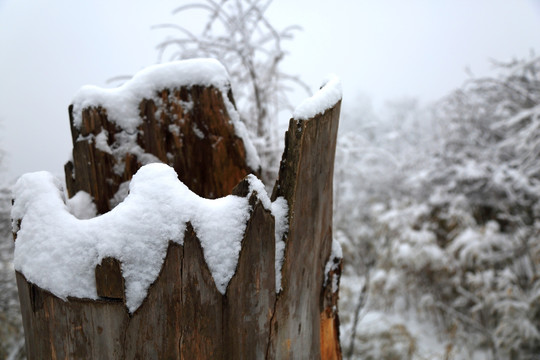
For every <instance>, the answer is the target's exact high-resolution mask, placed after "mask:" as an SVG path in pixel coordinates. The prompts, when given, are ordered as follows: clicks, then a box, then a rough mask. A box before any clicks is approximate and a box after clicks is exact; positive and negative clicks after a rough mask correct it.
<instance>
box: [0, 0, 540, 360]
mask: <svg viewBox="0 0 540 360" xmlns="http://www.w3.org/2000/svg"><path fill="white" fill-rule="evenodd" d="M205 2H209V1H208V0H201V1H200V2H196V3H205ZM189 3H192V2H190V1H180V0H174V1H173V0H163V1H160V2H159V3H158V2H149V1H142V0H135V1H127V0H118V1H92V2H73V1H59V0H57V1H48V2H32V1H29V0H0V150H1V152H2V153H3V155H4V157H3V159H0V358H2V357H6V358H9V359H22V358H24V341H23V337H22V336H23V335H22V325H21V320H20V314H19V310H18V300H17V292H16V291H17V290H16V286H15V283H14V280H13V274H14V271H13V270H14V269H13V264H12V257H13V241H12V238H11V226H10V220H9V217H10V215H9V213H10V201H11V192H10V188H9V186H10V185H11V184H12V183H13V182H14V181H15V179H16V178H17V177H18V176H20V175H21V174H23V173H25V172H32V171H38V170H47V171H50V172H53V173H54V174H56V175H58V176H59V177H60V178H63V165H64V163H65V162H66V161H67V160H68V158H69V156H70V151H71V147H72V145H71V135H70V133H69V119H68V112H67V108H68V106H69V104H70V102H71V98H72V97H73V96H74V94H75V93H76V92H77V90H78V89H79V88H80V87H81V86H83V85H86V84H93V85H98V86H103V87H112V86H117V85H119V84H121V83H122V81H124V80H125V79H127V78H128V77H129V76H130V75H133V74H135V73H136V72H137V71H139V70H141V69H143V68H144V67H146V66H148V65H151V64H154V63H156V62H159V61H167V60H170V59H172V58H174V59H177V58H178V57H179V56H178V54H176V55H175V54H174V52H171V51H170V50H171V49H170V48H169V47H167V48H166V49H165V52H164V53H163V54H162V56H161V57H160V56H159V51H158V49H157V47H156V46H157V45H158V44H159V43H160V42H162V41H164V40H166V39H168V38H170V37H175V36H177V35H178V34H177V33H175V32H174V31H171V29H164V28H155V26H156V25H159V24H163V23H172V24H177V25H181V26H183V27H184V28H186V29H189V30H190V31H192V32H193V33H197V34H198V33H199V32H200V30H201V29H202V28H203V27H204V26H205V24H206V23H207V21H208V13H207V12H204V11H199V10H197V9H191V10H190V11H182V12H180V13H178V14H172V10H173V9H175V8H177V7H179V6H181V5H185V4H189ZM246 3H248V2H247V1H242V0H229V1H223V2H218V4H220V6H223V7H227V6H229V5H231V4H233V5H234V4H246ZM254 3H255V4H256V6H261V7H262V6H263V5H265V4H267V2H266V1H262V0H258V1H256V0H254ZM228 9H229V11H231V7H229V8H228ZM233 13H234V11H233ZM264 14H265V15H266V18H267V20H268V21H269V22H270V23H271V24H272V25H273V26H274V28H276V29H283V28H285V27H287V26H290V25H299V26H300V27H302V30H301V31H295V32H293V34H294V37H292V38H291V39H281V40H282V41H281V45H282V46H283V49H285V50H286V51H287V53H286V56H285V57H284V58H283V59H282V61H281V62H280V64H279V65H280V71H281V72H283V73H284V74H288V75H298V76H299V78H300V79H301V80H302V81H303V82H305V83H306V84H307V85H308V87H309V88H311V89H312V91H314V90H316V89H317V88H318V87H319V85H320V84H321V81H322V80H323V79H324V78H325V77H326V75H327V74H328V73H335V74H337V75H338V76H339V77H340V78H341V80H342V83H343V103H342V113H341V119H340V134H339V137H338V147H337V150H336V162H335V176H334V237H335V238H336V239H337V240H338V241H339V243H340V244H341V246H342V247H343V256H344V259H343V273H342V278H341V285H340V290H339V297H340V302H339V314H340V321H341V327H340V331H341V333H340V337H341V346H342V351H343V355H344V358H346V359H404V360H410V359H479V360H480V359H482V360H483V359H494V360H499V359H500V360H502V359H535V358H537V357H538V354H539V353H540V325H539V324H540V163H539V161H538V159H540V56H539V53H538V51H540V1H537V0H515V1H506V0H477V1H465V0H455V1H450V0H445V1H428V0H424V1H421V0H410V1H400V0H385V1H377V2H375V1H354V2H353V1H343V0H338V1H333V2H328V1H305V0H301V1H294V2H291V1H289V2H288V1H284V0H275V1H273V2H272V3H271V4H270V6H269V7H268V8H267V10H266V11H265V12H264ZM244 45H245V44H244ZM244 45H242V43H239V44H236V45H235V46H244ZM195 52H196V51H195ZM271 55H272V53H271V52H270V55H269V56H271ZM274 55H275V54H274ZM180 56H182V54H180ZM263 60H264V59H263ZM230 65H231V64H228V65H227V66H230ZM233 65H234V64H233ZM229 69H230V68H229ZM258 70H260V71H261V72H262V71H266V69H265V68H263V67H260V68H259V69H258ZM231 75H235V74H231ZM235 76H236V75H235ZM232 78H233V79H234V78H235V77H232ZM109 80H111V81H109ZM234 85H235V84H233V89H234ZM242 85H243V87H242V86H239V89H240V90H245V89H246V88H249V86H247V87H246V85H245V84H242ZM260 85H261V86H263V87H264V85H265V84H260ZM271 85H272V86H275V84H271ZM278 85H281V83H278ZM272 89H273V88H272ZM276 89H277V90H278V91H281V90H282V89H281V88H280V87H279V86H276ZM246 93H248V92H245V91H244V92H241V91H240V92H236V91H235V96H236V97H237V104H239V103H240V104H241V103H242V101H240V102H238V99H241V98H242V97H243V96H244V99H243V100H244V101H243V102H244V103H246V100H247V102H248V103H249V96H246ZM279 94H281V92H279ZM248 95H249V94H248ZM271 95H272V94H270V95H269V97H270V98H272V97H271ZM306 96H307V94H306V92H305V91H303V89H302V87H301V86H300V87H293V91H290V92H288V93H287V97H288V101H289V102H290V103H291V104H292V105H293V106H294V105H298V104H300V102H301V101H302V100H303V99H304V98H305V97H306ZM273 105H274V104H273V103H272V104H271V105H269V107H270V108H271V107H272V106H273ZM239 112H240V113H241V116H243V119H244V120H246V119H247V120H248V121H250V120H251V121H252V122H253V119H255V118H256V116H255V115H256V114H255V113H254V111H253V109H251V108H249V106H248V107H246V108H240V106H239ZM269 113H272V111H270V112H269ZM272 114H273V113H272ZM290 116H291V109H287V108H282V109H281V111H280V113H279V115H278V116H277V117H276V118H275V119H274V118H271V116H268V117H267V118H266V120H268V123H267V124H264V126H263V128H264V129H265V131H266V130H268V129H270V130H271V131H273V129H274V128H273V126H274V125H275V124H274V122H275V123H277V127H278V128H279V129H280V130H281V131H284V130H285V128H286V125H287V122H288V119H289V118H290ZM270 123H272V124H270ZM267 125H268V126H267ZM247 126H248V130H250V131H251V134H252V135H253V134H254V133H257V131H254V130H253V124H252V123H251V125H250V123H248V124H247ZM274 127H275V126H274ZM271 131H268V132H267V133H268V136H267V137H266V138H264V136H262V137H261V136H258V135H256V136H254V141H255V145H256V146H257V147H258V149H259V150H261V149H262V150H263V151H267V152H266V153H265V154H264V156H262V162H263V169H264V167H267V168H268V169H269V171H268V172H267V173H266V174H263V175H264V176H266V178H264V179H263V180H266V181H267V184H268V183H269V181H270V182H271V181H272V180H273V178H272V176H275V169H276V166H277V164H278V162H279V158H280V156H281V151H280V150H279V146H277V145H276V143H280V144H281V143H282V142H283V133H282V132H280V131H276V132H272V133H270V132H271ZM272 174H274V175H272ZM264 176H263V177H264ZM2 185H3V186H2Z"/></svg>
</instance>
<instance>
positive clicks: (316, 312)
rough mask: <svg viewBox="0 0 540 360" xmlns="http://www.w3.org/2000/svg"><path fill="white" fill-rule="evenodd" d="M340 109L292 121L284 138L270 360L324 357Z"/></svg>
mask: <svg viewBox="0 0 540 360" xmlns="http://www.w3.org/2000/svg"><path fill="white" fill-rule="evenodd" d="M340 106H341V102H340V103H338V104H337V105H336V106H334V107H333V108H331V109H328V110H326V111H325V112H324V113H323V114H319V115H317V116H315V118H313V119H309V120H306V121H298V120H294V119H292V120H291V121H290V124H289V129H288V131H287V134H286V135H285V151H284V153H283V159H282V161H281V165H280V170H279V178H278V181H277V182H276V186H275V187H274V192H273V195H272V198H273V199H275V198H277V197H278V196H284V197H285V199H287V202H288V204H289V233H288V235H287V239H286V250H285V262H284V264H283V269H282V276H283V280H282V282H283V283H282V286H283V291H282V293H281V294H280V296H279V298H278V299H277V302H276V312H275V315H274V318H273V321H272V329H273V333H272V339H271V346H270V353H269V355H270V356H269V358H279V359H296V358H309V359H315V358H319V357H320V356H321V354H320V349H321V335H322V334H321V331H320V330H321V327H322V326H323V325H321V319H324V317H322V315H321V314H323V313H324V312H325V311H326V309H325V306H324V305H325V304H324V302H323V301H322V300H323V296H322V294H323V293H324V291H325V289H324V287H323V283H324V278H325V276H324V270H325V265H326V263H327V261H328V260H329V258H330V253H331V248H332V195H333V194H332V188H333V187H332V185H333V182H332V180H333V174H334V156H335V149H336V139H337V130H338V122H339V112H340ZM299 259H301V260H299ZM327 286H328V285H327ZM330 286H331V284H330ZM336 301H337V299H336ZM336 305H337V304H336ZM336 316H337V315H336ZM326 327H327V325H326V324H325V325H324V328H326ZM324 339H325V340H324V341H325V347H332V348H334V353H335V357H336V358H340V353H341V350H340V345H339V341H336V342H334V344H333V346H331V345H329V344H328V343H327V337H325V338H324ZM331 358H332V357H331Z"/></svg>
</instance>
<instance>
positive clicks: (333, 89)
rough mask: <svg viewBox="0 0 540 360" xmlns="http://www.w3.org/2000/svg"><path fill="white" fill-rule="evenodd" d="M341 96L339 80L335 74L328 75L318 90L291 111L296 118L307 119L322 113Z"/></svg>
mask: <svg viewBox="0 0 540 360" xmlns="http://www.w3.org/2000/svg"><path fill="white" fill-rule="evenodd" d="M341 98H342V91H341V81H340V80H339V78H338V77H337V76H335V75H329V76H328V80H327V81H325V83H324V84H323V86H321V88H320V90H319V91H317V92H316V93H315V94H314V95H313V96H312V97H310V98H308V99H306V100H304V101H303V102H302V103H301V104H300V105H299V106H298V107H297V108H296V109H295V110H294V112H293V118H294V119H296V120H308V119H311V118H313V117H314V116H315V115H317V114H322V113H324V112H325V111H326V110H327V109H330V108H331V107H332V106H334V105H335V104H336V103H337V102H338V101H340V100H341Z"/></svg>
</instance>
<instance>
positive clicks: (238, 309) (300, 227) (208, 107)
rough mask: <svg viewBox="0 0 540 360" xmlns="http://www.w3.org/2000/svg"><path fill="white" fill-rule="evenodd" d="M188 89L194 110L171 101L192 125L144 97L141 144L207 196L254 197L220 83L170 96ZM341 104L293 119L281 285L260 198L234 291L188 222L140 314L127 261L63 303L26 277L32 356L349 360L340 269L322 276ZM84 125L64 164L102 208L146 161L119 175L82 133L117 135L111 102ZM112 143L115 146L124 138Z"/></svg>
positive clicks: (281, 184)
mask: <svg viewBox="0 0 540 360" xmlns="http://www.w3.org/2000/svg"><path fill="white" fill-rule="evenodd" d="M171 94H172V97H171ZM186 94H190V95H189V96H191V99H194V98H200V99H201V100H200V101H198V102H195V103H194V109H192V110H188V109H184V108H181V104H182V103H181V102H177V104H176V105H174V104H172V105H171V104H169V105H171V106H172V107H171V106H169V108H171V109H172V110H170V111H172V113H174V114H177V116H180V115H181V116H185V117H184V119H188V118H189V116H191V118H190V119H191V120H185V122H184V124H186V123H188V121H191V122H192V123H190V124H189V125H186V126H184V127H180V128H179V129H180V133H176V131H174V134H171V133H170V129H171V127H170V126H169V125H170V124H171V121H172V119H173V118H174V117H173V116H172V115H167V114H165V115H163V112H162V113H161V115H160V116H161V117H160V119H159V120H158V119H156V118H153V117H152V116H153V114H155V113H156V112H155V108H154V107H155V104H153V103H152V102H151V101H146V100H143V101H142V102H141V114H143V115H142V116H146V117H145V121H144V122H143V124H142V125H141V126H140V128H139V135H137V136H138V138H137V139H138V140H137V141H138V142H139V143H140V144H141V147H142V146H143V145H144V149H145V151H148V152H151V153H152V154H154V156H156V157H157V158H159V159H160V160H162V161H164V162H166V163H169V164H171V165H173V166H174V167H175V170H176V171H177V172H178V173H179V177H181V180H182V181H184V182H185V183H186V185H188V187H189V188H190V189H192V190H193V191H195V192H196V193H198V194H199V195H201V196H205V197H218V196H224V195H227V194H229V193H231V191H232V193H233V194H235V195H238V196H244V197H245V196H247V194H248V183H247V181H245V180H243V181H242V179H243V178H244V177H245V176H246V174H248V173H249V172H252V169H249V167H248V166H247V165H246V161H245V150H244V148H243V144H242V142H241V140H239V139H238V138H236V137H235V136H233V135H232V134H233V132H232V130H231V128H230V124H229V123H228V120H227V118H226V117H224V112H223V111H218V110H217V109H219V106H223V101H222V99H221V102H220V101H219V97H220V96H221V95H220V94H219V92H217V91H215V89H214V90H212V88H201V87H197V88H196V89H180V90H175V91H172V92H169V91H168V90H164V91H163V92H162V97H163V101H165V102H166V101H172V102H173V103H175V101H174V100H171V99H173V98H177V99H188V98H189V96H188V95H186ZM216 102H217V103H219V104H221V105H216ZM175 106H177V108H175ZM178 106H180V107H179V108H178ZM216 106H218V108H216ZM198 108H200V109H198ZM222 110H223V108H222ZM189 111H191V115H189V116H188V115H186V113H187V112H189ZM339 111H340V103H338V104H336V105H335V106H334V107H333V108H331V109H328V110H327V111H326V112H325V113H323V114H319V115H317V116H315V117H314V118H313V119H309V120H305V121H297V120H294V119H293V120H291V122H290V126H289V130H288V132H287V134H286V148H285V152H284V154H283V160H282V163H281V167H280V173H279V178H278V180H277V182H276V186H275V188H274V193H273V199H275V198H276V197H278V196H283V197H284V198H285V199H286V200H287V202H288V205H289V224H290V227H289V232H288V234H287V235H286V237H285V241H286V250H285V259H284V264H283V269H282V287H283V290H282V291H281V292H280V293H278V294H276V291H275V287H276V284H275V264H274V259H275V238H274V218H273V216H272V215H271V214H270V212H269V211H268V210H266V209H265V208H264V207H263V206H262V204H261V203H260V201H259V200H258V199H257V197H256V196H255V195H252V196H251V198H250V199H249V202H250V205H251V206H252V212H251V217H250V219H249V221H248V224H247V227H246V230H245V234H244V238H243V240H242V249H241V252H240V256H239V260H238V265H237V269H236V273H235V275H234V276H233V278H232V279H231V281H230V283H229V285H228V287H227V291H226V293H225V294H224V295H222V294H221V293H220V292H219V291H218V290H217V288H216V286H215V283H214V280H213V278H212V275H211V273H210V271H209V269H208V266H207V264H206V262H205V260H204V256H203V249H202V248H201V245H200V242H199V240H198V239H197V236H196V234H195V232H194V231H193V228H192V227H191V225H190V224H188V226H187V229H186V232H185V237H184V243H183V245H179V244H177V243H174V242H170V243H169V247H168V250H167V255H166V257H165V259H164V263H163V266H162V269H161V272H160V274H159V276H158V278H157V279H156V281H155V282H154V283H153V284H152V285H151V287H150V289H149V291H148V294H147V297H146V299H145V300H144V302H143V304H142V305H141V306H140V307H139V308H138V309H137V311H135V313H133V314H129V312H128V310H127V308H126V306H125V295H124V294H123V291H124V289H123V287H124V285H123V278H122V274H121V263H120V262H119V261H118V260H117V259H113V258H107V259H104V260H103V262H102V263H101V264H100V265H99V266H98V267H96V285H97V291H98V294H99V295H100V296H101V298H100V299H98V300H90V299H74V298H68V299H65V300H62V299H60V298H58V297H56V296H54V295H52V294H51V293H49V292H48V291H46V290H43V289H40V288H39V287H37V286H35V285H34V284H31V283H29V282H28V281H26V279H25V278H24V276H23V275H22V274H20V273H17V283H18V287H19V297H20V302H21V309H22V313H23V323H24V328H25V337H26V349H27V354H28V357H29V359H34V358H36V359H37V358H39V359H59V358H62V359H64V358H69V359H89V358H95V359H165V358H166V359H321V358H322V359H340V358H341V349H340V345H339V318H338V314H337V298H338V293H337V292H333V290H332V280H333V278H334V277H336V279H337V281H339V271H340V267H339V266H338V268H337V270H334V271H332V272H331V273H330V274H329V279H328V281H326V283H325V274H324V270H325V265H326V263H327V261H328V260H329V258H330V253H331V246H332V177H333V163H334V154H335V146H336V137H337V127H338V121H339ZM201 114H206V115H204V116H203V115H201ZM216 117H217V118H219V119H218V120H219V121H217V120H216V119H215V118H216ZM176 120H178V118H175V121H176ZM200 121H209V122H211V124H213V125H208V129H210V128H212V131H213V132H214V133H216V134H222V135H215V136H219V137H222V138H223V139H225V138H227V136H228V138H227V139H228V140H227V141H229V143H227V142H226V141H224V140H223V141H220V144H221V143H222V142H223V145H220V146H215V140H216V139H217V137H215V138H213V139H214V140H212V141H206V142H204V141H199V140H202V139H200V138H199V137H197V135H196V134H194V132H193V124H194V123H195V124H197V126H198V127H202V125H201V123H199V122H200ZM83 124H84V126H83V130H81V131H79V130H77V129H74V128H72V131H73V139H74V149H73V151H74V156H73V158H74V160H73V162H71V163H68V164H66V181H67V182H68V190H69V194H70V195H71V196H72V195H74V194H75V193H76V192H77V191H78V190H85V191H88V192H89V193H90V194H92V195H93V196H94V197H95V198H96V202H97V203H98V209H99V211H100V213H103V212H106V211H108V210H109V208H110V199H111V198H112V197H113V196H114V193H115V192H116V191H117V189H118V187H119V186H120V184H121V183H122V182H124V181H126V180H128V179H129V178H130V177H131V176H132V175H133V174H134V173H135V172H136V170H137V169H138V168H139V167H140V166H141V164H140V161H139V159H137V157H136V156H135V155H130V154H128V155H127V156H126V157H125V159H124V161H125V168H124V172H123V173H122V174H121V175H118V174H116V173H115V172H114V166H115V164H116V162H117V159H114V157H113V156H112V155H110V154H108V153H107V152H103V151H100V150H99V149H96V147H95V144H94V142H93V141H90V140H88V138H87V140H82V141H81V140H80V139H81V138H80V135H82V136H83V137H85V136H86V137H87V136H88V135H89V134H90V133H92V134H94V135H97V134H99V133H100V132H101V130H102V129H106V130H107V132H108V134H109V135H110V136H111V134H115V131H118V129H115V128H114V126H113V125H112V123H111V122H109V121H108V120H107V117H106V109H86V110H85V112H84V114H83ZM178 124H179V123H178ZM173 130H174V128H173ZM223 134H225V135H223ZM227 134H228V135H227ZM160 139H161V140H160ZM163 139H165V141H162V140H163ZM197 139H198V140H197ZM109 141H110V142H111V145H112V144H113V142H114V137H113V138H109ZM226 143H227V144H228V145H226ZM167 153H169V154H170V153H174V154H175V155H174V156H168V155H167ZM171 159H172V161H171ZM209 164H212V165H211V166H209ZM236 184H238V185H237V186H236V188H235V189H234V190H232V188H233V187H234V186H235V185H236ZM325 284H326V285H325Z"/></svg>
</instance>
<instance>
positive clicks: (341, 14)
mask: <svg viewBox="0 0 540 360" xmlns="http://www.w3.org/2000/svg"><path fill="white" fill-rule="evenodd" d="M185 3H187V2H186V1H178V0H177V1H173V0H160V1H143V0H131V1H130V0H99V1H86V2H83V1H68V0H64V1H62V0H49V1H35V0H0V148H1V149H4V151H5V152H6V153H7V158H6V159H5V160H4V163H5V164H4V169H2V170H3V171H1V172H0V183H1V182H2V180H6V179H12V178H15V177H17V176H19V175H21V174H22V173H25V172H31V171H39V170H47V171H51V172H53V173H55V174H59V175H62V172H63V170H62V168H63V165H64V163H65V162H66V161H67V159H68V157H69V154H70V151H71V136H70V133H69V124H68V114H67V107H68V106H69V104H70V101H71V97H72V96H73V95H74V94H75V92H76V91H77V89H78V88H80V87H81V86H83V85H86V84H94V85H98V86H110V85H107V83H106V80H107V79H110V78H112V77H114V76H118V75H123V74H129V75H133V74H134V73H135V72H137V71H138V70H140V69H142V68H144V67H145V66H148V65H151V64H153V63H155V62H157V51H156V50H155V45H156V44H157V43H158V42H159V41H160V40H162V39H164V37H165V36H166V35H167V34H170V32H166V31H163V30H151V29H150V27H151V26H152V25H156V24H159V23H163V22H175V21H181V22H182V24H183V25H185V26H197V25H198V24H199V25H200V23H201V21H204V20H205V17H202V18H201V17H200V16H191V17H186V16H173V15H171V10H172V9H174V8H175V7H177V6H179V5H182V4H185ZM194 14H195V13H194ZM199 14H202V13H199ZM267 14H268V16H269V17H270V20H271V21H272V22H273V23H274V24H275V25H276V27H278V28H282V27H284V26H287V25H290V24H298V25H301V26H302V28H303V31H302V32H298V33H297V35H296V37H295V39H294V40H293V41H292V42H290V43H289V44H288V46H286V49H288V50H289V52H290V55H289V57H288V59H286V60H285V63H284V65H285V68H286V70H287V71H289V72H291V73H293V74H298V75H301V77H302V78H303V79H304V80H305V81H306V82H307V83H308V84H309V85H310V86H311V87H312V88H315V87H317V86H318V85H319V82H320V81H321V80H322V79H323V78H324V77H325V76H326V74H328V73H335V74H337V75H338V76H340V77H341V79H342V81H343V91H344V100H343V105H344V108H347V107H350V106H351V104H352V103H353V102H354V99H355V97H356V96H357V94H360V93H364V94H368V95H369V96H370V97H371V99H372V100H373V102H374V104H375V105H376V106H377V107H379V108H380V107H381V106H383V104H384V101H385V100H388V99H394V98H399V97H402V96H414V97H418V98H419V99H420V100H422V102H423V103H427V102H429V101H433V100H436V99H437V98H439V97H441V96H443V95H445V94H446V93H448V92H449V91H450V90H452V89H454V88H456V87H458V86H459V85H460V84H462V83H463V81H464V80H465V79H466V78H467V74H466V72H465V69H466V68H467V67H468V68H470V70H471V71H472V72H473V73H474V74H476V75H484V74H487V73H489V71H490V69H491V64H490V62H489V61H490V59H497V60H510V59H512V58H514V57H517V58H524V57H527V56H528V55H529V53H530V51H531V50H536V51H540V1H537V0H513V1H507V0H475V1H470V0H441V1H431V0H424V1H421V0H407V1H403V0H381V1H344V0H337V1H332V2H330V1H313V0H311V1H308V0H301V1H287V0H275V1H274V3H273V4H272V5H271V6H270V9H269V11H268V13H267ZM302 96H303V95H302V94H297V95H294V96H293V98H294V99H293V100H294V102H295V103H299V102H300V101H301V100H302Z"/></svg>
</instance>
